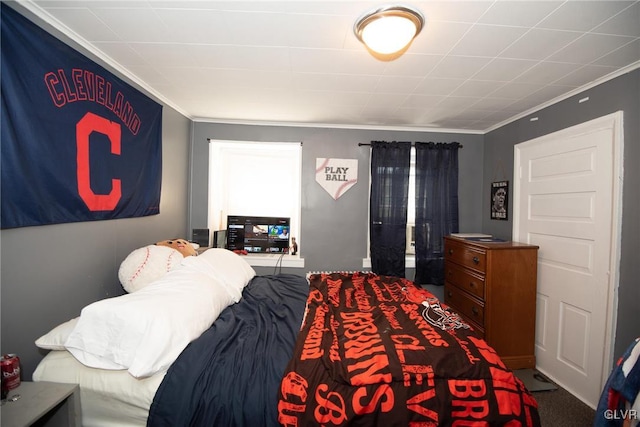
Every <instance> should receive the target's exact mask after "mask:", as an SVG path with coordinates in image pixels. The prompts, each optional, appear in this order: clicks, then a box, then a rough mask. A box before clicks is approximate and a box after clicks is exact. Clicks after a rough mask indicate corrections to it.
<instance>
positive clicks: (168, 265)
mask: <svg viewBox="0 0 640 427" xmlns="http://www.w3.org/2000/svg"><path fill="white" fill-rule="evenodd" d="M196 254H197V252H196V250H195V248H194V247H193V246H192V245H191V243H189V242H187V241H186V240H184V239H170V240H163V241H161V242H158V243H156V244H154V245H148V246H144V247H142V248H138V249H136V250H134V251H133V252H131V253H130V254H129V255H128V256H127V257H126V258H125V260H124V261H122V264H120V270H119V271H118V278H119V279H120V283H121V284H122V287H123V288H124V290H125V291H127V292H128V293H132V292H135V291H138V290H140V289H142V288H144V287H145V286H147V285H148V284H150V283H151V282H153V281H154V280H157V279H159V278H160V277H162V276H164V275H165V274H166V273H167V272H169V271H171V270H173V269H174V268H175V267H177V266H178V265H180V263H181V262H182V260H183V259H184V258H185V257H187V256H193V255H196Z"/></svg>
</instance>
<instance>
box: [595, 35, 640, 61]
mask: <svg viewBox="0 0 640 427" xmlns="http://www.w3.org/2000/svg"><path fill="white" fill-rule="evenodd" d="M638 60H640V39H638V40H635V41H633V42H631V43H629V44H627V45H625V46H622V47H621V48H620V49H617V50H614V51H613V52H610V53H607V54H606V55H604V56H602V57H600V58H598V59H597V60H596V61H594V62H593V65H607V66H611V67H616V68H620V67H624V66H626V65H629V64H633V63H634V62H637V61H638Z"/></svg>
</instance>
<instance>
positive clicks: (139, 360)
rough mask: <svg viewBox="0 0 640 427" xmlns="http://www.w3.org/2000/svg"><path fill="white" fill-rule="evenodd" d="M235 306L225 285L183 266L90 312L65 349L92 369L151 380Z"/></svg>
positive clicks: (100, 303)
mask: <svg viewBox="0 0 640 427" xmlns="http://www.w3.org/2000/svg"><path fill="white" fill-rule="evenodd" d="M188 258H193V257H188ZM233 302H234V300H233V298H232V297H231V296H230V294H229V292H228V290H227V286H225V285H224V284H223V283H222V282H221V281H220V280H218V279H216V278H215V277H213V276H211V275H208V274H204V273H202V272H201V271H199V270H198V269H196V268H192V267H189V265H181V266H179V267H177V268H176V269H174V270H171V271H169V272H168V273H166V274H165V275H164V276H162V277H161V278H160V279H158V280H156V281H154V282H153V283H151V284H150V285H148V286H146V287H145V288H143V289H140V290H138V291H136V292H134V293H130V294H125V295H121V296H118V297H114V298H107V299H104V300H101V301H97V302H95V303H93V304H90V305H88V306H86V307H85V308H84V309H83V310H82V313H81V315H80V319H79V320H78V323H77V325H76V327H75V328H74V330H73V332H72V333H71V335H70V336H69V338H68V339H67V341H66V342H65V347H66V348H67V350H69V352H71V354H73V355H74V356H75V358H76V359H78V360H79V361H80V362H81V363H83V364H85V365H87V366H90V367H94V368H102V369H127V370H128V371H129V373H130V374H131V375H133V376H134V377H137V378H141V377H147V376H150V375H153V374H154V373H156V372H159V371H162V370H165V369H167V368H168V367H169V366H170V365H171V363H173V362H174V361H175V359H176V358H177V357H178V355H179V354H180V352H182V350H183V349H184V348H185V347H186V346H187V344H189V343H190V342H191V341H192V340H194V339H196V338H197V337H199V336H200V335H201V334H202V332H204V331H205V330H206V329H208V328H209V327H210V326H211V324H212V323H213V322H214V320H216V319H217V318H218V316H219V314H220V312H221V311H222V310H223V309H224V308H225V307H227V306H229V305H231V304H233Z"/></svg>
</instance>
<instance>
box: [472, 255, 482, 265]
mask: <svg viewBox="0 0 640 427" xmlns="http://www.w3.org/2000/svg"><path fill="white" fill-rule="evenodd" d="M473 263H474V264H476V265H478V264H480V258H478V257H477V256H474V257H473Z"/></svg>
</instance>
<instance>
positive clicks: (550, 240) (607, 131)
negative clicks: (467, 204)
mask: <svg viewBox="0 0 640 427" xmlns="http://www.w3.org/2000/svg"><path fill="white" fill-rule="evenodd" d="M621 152H622V113H621V112H618V113H615V114H611V115H608V116H605V117H602V118H599V119H595V120H592V121H589V122H587V123H583V124H581V125H577V126H573V127H571V128H568V129H565V130H562V131H558V132H555V133H553V134H549V135H546V136H543V137H540V138H536V139H533V140H530V141H527V142H523V143H521V144H518V145H516V146H515V153H514V155H515V161H514V167H515V168H514V170H515V177H514V180H515V183H514V184H515V185H514V224H513V227H514V228H513V235H514V240H516V241H521V242H527V243H532V244H535V245H538V246H539V247H540V250H539V256H538V293H537V296H538V297H537V315H536V359H537V368H538V369H539V370H540V371H541V372H543V373H545V374H547V375H548V376H549V377H551V378H552V379H554V380H555V381H556V382H557V383H558V384H560V385H561V386H563V387H564V388H566V389H567V390H569V391H570V392H571V393H573V394H574V395H576V396H578V397H579V398H580V399H581V400H583V401H584V402H585V403H587V404H588V405H590V406H592V407H594V408H595V407H596V405H597V402H598V398H599V396H600V393H601V391H602V387H603V386H604V382H605V380H606V378H607V376H608V374H609V372H610V370H611V367H612V356H613V355H612V348H613V330H614V326H615V325H614V319H615V316H614V315H615V309H616V306H617V303H616V301H615V294H616V293H615V288H616V284H617V271H618V247H619V241H620V231H619V224H620V217H621V215H620V212H621V206H620V203H621V189H622V182H621V180H622V170H621V169H622V168H621V154H620V153H621Z"/></svg>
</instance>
